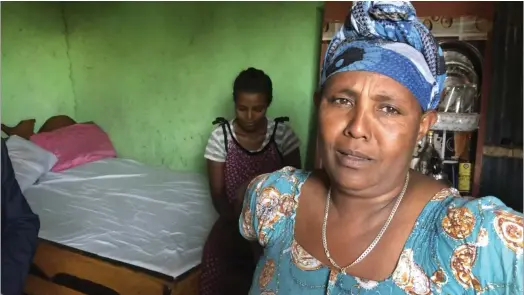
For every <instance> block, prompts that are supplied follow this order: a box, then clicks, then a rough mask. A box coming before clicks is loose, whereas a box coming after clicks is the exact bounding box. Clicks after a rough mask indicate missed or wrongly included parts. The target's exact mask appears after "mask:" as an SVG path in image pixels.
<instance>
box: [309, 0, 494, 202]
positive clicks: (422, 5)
mask: <svg viewBox="0 0 524 295" xmlns="http://www.w3.org/2000/svg"><path fill="white" fill-rule="evenodd" d="M412 3H413V5H414V6H415V9H416V10H417V16H418V17H419V18H422V17H425V18H439V17H440V18H446V19H451V18H452V19H460V18H464V17H469V18H474V19H475V18H477V19H482V20H485V21H487V22H488V23H489V22H491V21H492V20H493V17H494V2H492V1H483V2H480V1H453V2H451V1H450V2H443V1H414V2H412ZM351 5H352V2H351V1H345V2H325V5H324V16H323V22H322V29H323V32H324V36H323V37H322V39H321V40H320V43H321V44H320V45H321V51H320V54H321V55H320V62H321V64H322V62H323V59H324V55H325V52H326V49H327V46H328V44H329V36H328V37H326V35H329V34H330V33H331V32H334V31H336V30H337V28H338V27H340V26H341V25H342V23H343V22H344V20H345V17H346V15H347V14H348V12H349V10H350V8H351ZM435 30H437V28H435ZM438 34H439V35H440V36H441V37H442V33H441V31H439V32H438ZM435 35H437V34H435ZM444 35H445V34H444ZM451 35H453V34H451ZM455 35H457V36H452V37H453V38H458V39H461V38H466V39H467V38H475V37H472V36H469V37H468V36H465V35H464V36H460V34H459V33H457V34H455ZM470 35H471V34H470ZM477 37H478V36H477ZM484 39H487V40H485V42H484V44H485V46H483V52H481V53H482V55H483V63H482V73H483V74H482V83H481V89H480V98H479V100H480V109H479V124H478V127H479V128H478V129H477V131H476V136H475V137H474V138H476V140H475V141H476V146H475V147H474V152H473V154H474V159H472V160H473V162H474V167H473V169H474V170H473V171H472V174H473V177H472V178H473V180H472V196H474V197H476V196H477V195H478V192H479V181H480V173H481V168H482V156H483V152H482V151H483V145H484V138H485V124H486V108H487V100H488V96H489V93H490V91H489V89H490V86H491V85H490V81H491V35H490V34H487V38H486V37H485V36H484ZM315 147H317V151H318V135H317V139H316V144H315ZM314 163H315V168H317V169H319V168H322V161H321V158H320V155H319V154H318V152H315V161H314Z"/></svg>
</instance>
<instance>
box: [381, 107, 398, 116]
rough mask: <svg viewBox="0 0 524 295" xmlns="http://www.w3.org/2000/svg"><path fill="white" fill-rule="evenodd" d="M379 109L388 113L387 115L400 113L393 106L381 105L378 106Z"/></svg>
mask: <svg viewBox="0 0 524 295" xmlns="http://www.w3.org/2000/svg"><path fill="white" fill-rule="evenodd" d="M380 110H381V111H383V112H384V113H386V114H388V115H398V114H400V112H399V111H398V110H397V109H395V108H394V107H392V106H383V107H382V108H380Z"/></svg>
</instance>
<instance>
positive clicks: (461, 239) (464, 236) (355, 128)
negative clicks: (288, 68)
mask: <svg viewBox="0 0 524 295" xmlns="http://www.w3.org/2000/svg"><path fill="white" fill-rule="evenodd" d="M444 80H445V64H444V59H443V55H442V50H441V49H440V47H439V46H438V44H437V42H436V41H435V39H434V37H433V36H432V35H431V34H430V32H429V31H428V30H427V29H426V28H425V27H424V26H423V25H422V24H421V23H420V22H419V21H418V20H417V18H416V14H415V9H414V8H413V6H412V5H411V4H410V3H409V2H387V1H379V2H359V1H357V2H354V4H353V8H352V11H351V14H350V15H349V16H348V18H347V21H346V23H345V25H344V27H343V28H341V30H340V31H339V32H338V33H337V34H336V36H335V38H334V39H333V40H332V42H331V43H330V45H329V48H328V51H327V53H326V57H325V60H324V65H323V67H322V76H321V85H320V90H321V100H320V104H319V106H318V107H319V110H318V124H319V132H320V139H321V143H320V153H321V157H322V161H323V163H324V169H323V170H322V171H314V172H306V171H303V170H299V169H294V168H291V167H287V168H284V169H282V170H279V171H277V172H273V173H269V174H264V175H261V176H259V177H257V178H256V179H255V180H253V181H252V182H251V183H250V185H249V187H248V189H247V192H246V194H245V196H244V205H243V209H242V214H241V217H240V231H241V233H242V235H243V236H244V237H245V238H246V239H248V240H251V241H254V242H255V243H258V244H259V245H261V246H262V247H263V248H264V252H263V255H262V256H261V258H260V259H259V261H258V265H257V270H256V272H255V276H254V278H253V284H252V288H251V293H250V294H265V295H270V294H281V295H284V294H315V295H317V294H318V295H320V294H333V295H334V294H381V295H387V294H480V293H483V292H484V293H489V294H517V293H518V294H520V293H522V291H523V276H522V273H523V257H522V254H523V240H522V239H523V215H522V214H521V213H518V212H516V211H513V210H512V209H510V208H508V207H507V206H505V205H504V204H503V203H502V202H501V201H500V200H499V199H497V198H495V197H485V198H479V199H466V198H462V197H460V195H459V194H458V192H457V191H456V190H455V189H452V188H449V187H445V186H444V185H443V184H442V183H440V182H437V181H435V180H433V179H431V178H429V177H426V176H424V175H422V174H420V173H418V172H416V171H412V170H410V169H409V164H410V160H411V152H412V151H413V148H414V147H415V144H416V142H417V141H418V140H419V139H421V138H422V137H423V136H425V134H426V133H427V131H428V130H429V129H430V127H431V126H432V124H434V123H435V121H436V113H435V111H434V109H435V108H436V106H437V104H438V101H439V98H440V93H441V90H442V87H443V82H444Z"/></svg>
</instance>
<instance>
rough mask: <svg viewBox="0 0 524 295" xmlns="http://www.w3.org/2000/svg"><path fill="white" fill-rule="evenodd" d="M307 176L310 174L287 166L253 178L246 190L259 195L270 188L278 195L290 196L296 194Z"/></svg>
mask: <svg viewBox="0 0 524 295" xmlns="http://www.w3.org/2000/svg"><path fill="white" fill-rule="evenodd" d="M309 175H310V172H307V171H305V170H302V169H296V168H294V167H291V166H287V167H284V168H282V169H280V170H276V171H274V172H271V173H266V174H262V175H259V176H257V177H255V178H254V179H253V180H252V181H251V183H250V184H249V187H248V190H250V191H253V192H257V193H261V192H262V191H263V190H264V189H269V188H271V189H273V190H277V191H279V194H283V193H287V194H290V193H293V192H295V191H296V192H298V191H299V190H300V187H301V186H302V184H303V183H304V182H305V181H306V179H307V178H308V176H309ZM275 197H276V196H275Z"/></svg>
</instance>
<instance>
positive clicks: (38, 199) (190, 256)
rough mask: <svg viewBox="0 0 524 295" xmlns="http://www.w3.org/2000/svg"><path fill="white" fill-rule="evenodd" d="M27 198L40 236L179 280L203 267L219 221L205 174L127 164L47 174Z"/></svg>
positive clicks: (109, 161) (111, 161)
mask: <svg viewBox="0 0 524 295" xmlns="http://www.w3.org/2000/svg"><path fill="white" fill-rule="evenodd" d="M24 195H25V196H26V198H27V201H28V202H29V204H30V206H31V208H32V209H33V211H34V212H35V213H36V214H38V215H39V217H40V223H41V228H40V233H39V237H40V238H43V239H46V240H49V241H53V242H57V243H60V244H63V245H66V246H69V247H72V248H76V249H79V250H82V251H86V252H90V253H93V254H97V255H99V256H102V257H105V258H110V259H113V260H117V261H120V262H124V263H128V264H132V265H135V266H139V267H142V268H145V269H148V270H151V271H155V272H159V273H162V274H165V275H169V276H172V277H175V278H176V277H177V276H179V275H181V274H183V273H184V272H186V271H188V270H190V269H191V268H193V267H195V266H197V265H198V264H200V261H201V256H202V248H203V245H204V242H205V240H206V237H207V235H208V233H209V231H210V230H211V227H212V225H213V223H214V222H215V220H216V219H217V217H218V216H217V213H216V212H215V210H214V209H213V205H212V203H211V197H210V195H209V190H208V182H207V179H206V177H204V176H203V175H200V174H196V173H186V172H174V171H170V170H167V169H163V168H158V167H151V166H147V165H144V164H141V163H139V162H136V161H132V160H127V159H118V158H113V159H105V160H100V161H96V162H92V163H89V164H85V165H82V166H79V167H75V168H73V169H69V170H66V171H63V172H60V173H53V172H49V173H47V174H45V175H44V176H43V177H42V178H41V179H40V180H39V181H38V182H37V183H36V184H35V185H33V186H31V187H29V188H28V189H27V190H26V191H25V192H24Z"/></svg>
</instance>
